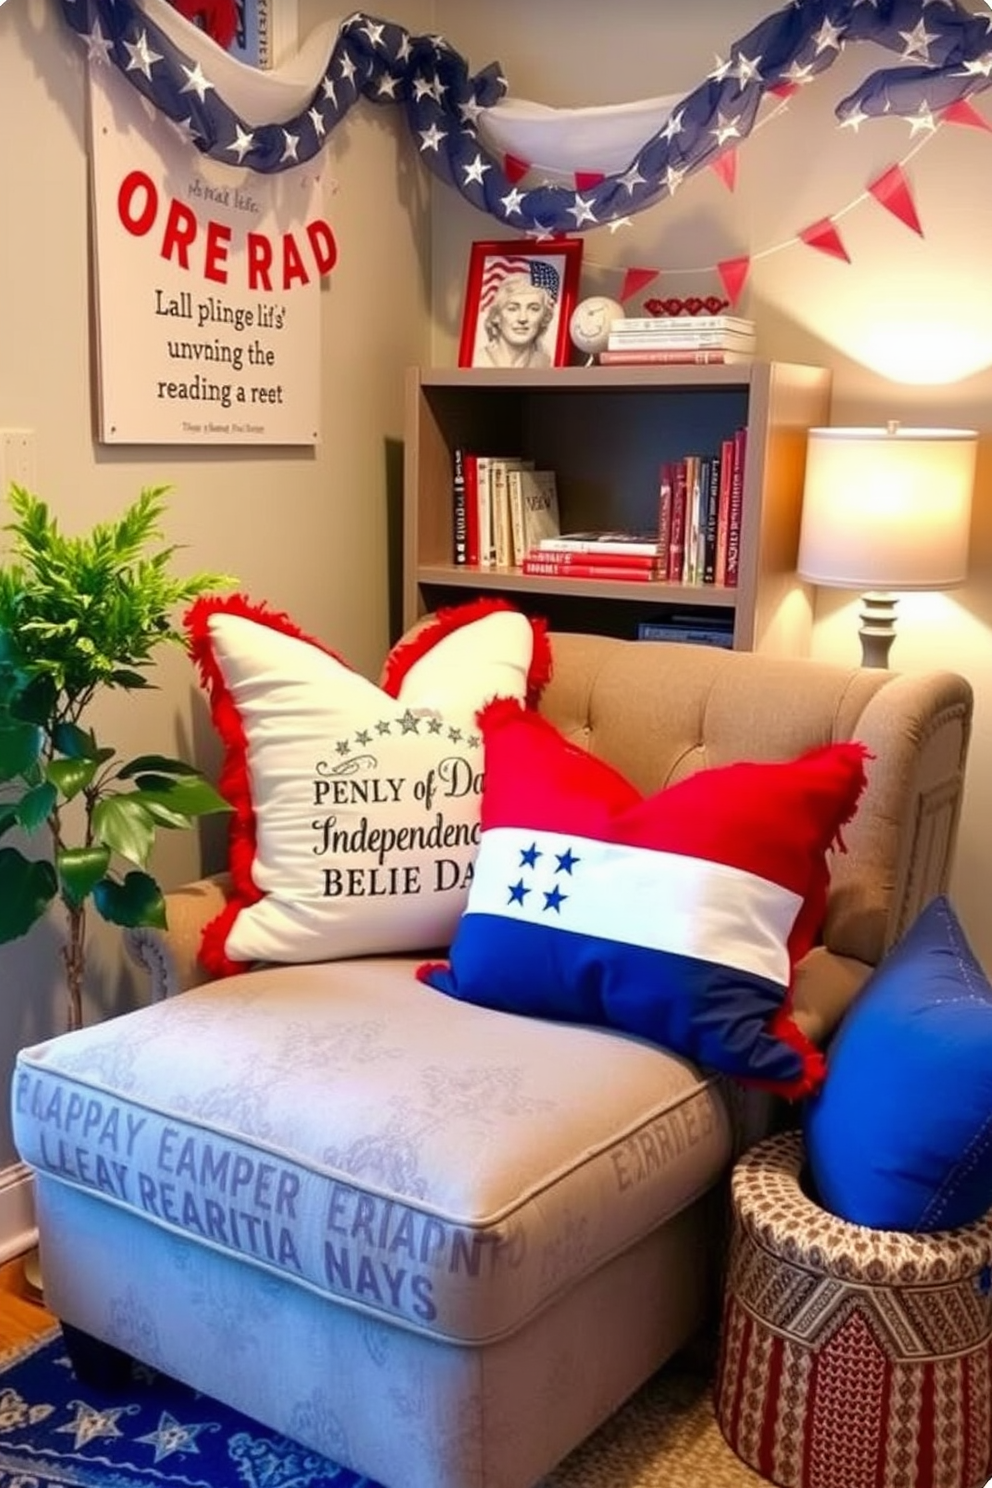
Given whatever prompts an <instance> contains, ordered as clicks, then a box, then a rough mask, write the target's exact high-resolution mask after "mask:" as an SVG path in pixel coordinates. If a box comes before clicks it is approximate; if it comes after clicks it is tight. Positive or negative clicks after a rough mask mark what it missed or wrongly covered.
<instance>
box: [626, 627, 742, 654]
mask: <svg viewBox="0 0 992 1488" xmlns="http://www.w3.org/2000/svg"><path fill="white" fill-rule="evenodd" d="M637 638H638V640H640V641H688V642H690V643H691V644H693V645H696V646H723V647H725V648H726V649H727V650H732V649H733V645H734V637H733V632H732V631H729V630H723V629H721V628H720V627H718V626H713V627H709V626H692V625H666V624H664V623H663V622H662V623H656V622H655V621H652V620H642V621H641V622H640V624H639V625H638V627H637Z"/></svg>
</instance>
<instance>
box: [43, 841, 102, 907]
mask: <svg viewBox="0 0 992 1488" xmlns="http://www.w3.org/2000/svg"><path fill="white" fill-rule="evenodd" d="M56 863H57V865H58V870H59V878H60V880H61V883H62V891H63V893H64V894H65V896H66V898H67V899H68V900H69V901H70V903H72V904H77V905H78V904H82V902H83V900H84V899H85V898H86V896H87V894H91V893H92V892H93V890H94V888H95V887H96V885H97V884H98V883H99V882H100V880H101V878H102V877H103V876H104V874H105V873H106V871H107V869H108V868H109V867H110V848H109V847H70V848H67V849H66V851H65V852H60V853H59V854H58V856H57V858H56Z"/></svg>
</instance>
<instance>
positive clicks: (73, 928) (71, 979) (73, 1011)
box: [62, 904, 86, 1032]
mask: <svg viewBox="0 0 992 1488" xmlns="http://www.w3.org/2000/svg"><path fill="white" fill-rule="evenodd" d="M66 916H67V918H68V922H69V938H68V940H67V941H66V943H65V945H64V946H63V947H62V964H63V965H64V967H65V983H66V991H67V993H68V997H69V1018H68V1027H69V1030H70V1032H71V1031H72V1030H74V1029H76V1028H82V1026H83V970H84V967H85V962H86V956H85V943H86V910H85V908H84V906H83V905H81V904H67V905H66Z"/></svg>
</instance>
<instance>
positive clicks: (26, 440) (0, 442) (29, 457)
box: [0, 429, 35, 495]
mask: <svg viewBox="0 0 992 1488" xmlns="http://www.w3.org/2000/svg"><path fill="white" fill-rule="evenodd" d="M12 482H14V483H15V484H17V485H18V486H24V487H26V489H27V490H29V491H33V490H34V485H35V442H34V430H33V429H0V495H6V493H7V491H8V489H9V487H10V485H11V483H12Z"/></svg>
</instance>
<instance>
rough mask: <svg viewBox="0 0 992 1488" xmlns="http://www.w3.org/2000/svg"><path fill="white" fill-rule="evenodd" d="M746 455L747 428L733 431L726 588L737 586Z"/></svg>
mask: <svg viewBox="0 0 992 1488" xmlns="http://www.w3.org/2000/svg"><path fill="white" fill-rule="evenodd" d="M746 455H747V430H746V429H737V430H736V431H735V433H734V458H733V462H732V465H731V470H730V514H729V517H728V520H727V573H726V578H725V579H724V583H725V584H726V585H727V587H728V589H736V588H737V575H738V572H739V568H740V555H741V511H742V509H743V505H744V460H745V457H746Z"/></svg>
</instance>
